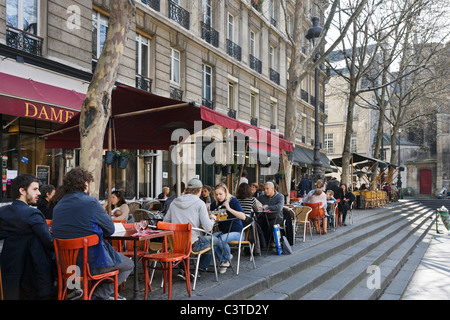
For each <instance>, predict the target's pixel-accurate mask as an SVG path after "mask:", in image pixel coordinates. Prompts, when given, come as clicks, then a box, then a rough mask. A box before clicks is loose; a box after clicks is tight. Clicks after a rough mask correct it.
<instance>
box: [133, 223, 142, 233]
mask: <svg viewBox="0 0 450 320" xmlns="http://www.w3.org/2000/svg"><path fill="white" fill-rule="evenodd" d="M134 228H135V229H136V231H137V233H140V230H141V223H140V222H135V223H134Z"/></svg>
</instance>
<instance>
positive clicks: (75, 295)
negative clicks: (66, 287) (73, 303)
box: [67, 289, 83, 300]
mask: <svg viewBox="0 0 450 320" xmlns="http://www.w3.org/2000/svg"><path fill="white" fill-rule="evenodd" d="M82 297H83V290H82V289H74V290H70V291H69V292H67V300H79V299H81V298H82Z"/></svg>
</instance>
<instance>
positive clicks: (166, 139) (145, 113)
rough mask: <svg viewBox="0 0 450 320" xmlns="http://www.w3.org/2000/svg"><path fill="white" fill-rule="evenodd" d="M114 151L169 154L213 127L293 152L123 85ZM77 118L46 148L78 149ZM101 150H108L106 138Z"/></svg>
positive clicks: (202, 111) (216, 116)
mask: <svg viewBox="0 0 450 320" xmlns="http://www.w3.org/2000/svg"><path fill="white" fill-rule="evenodd" d="M111 104H112V106H111V108H112V116H113V142H112V143H113V147H115V148H117V149H151V150H168V149H169V147H170V146H171V145H174V144H175V143H176V142H177V141H178V139H179V138H180V135H183V134H184V133H189V134H193V133H194V132H197V131H200V130H203V129H205V128H207V127H209V126H212V125H214V124H216V125H220V126H223V127H225V128H227V129H232V130H236V131H238V132H239V133H242V134H244V135H246V136H248V137H249V138H250V140H251V141H263V142H264V143H265V144H267V145H270V146H271V148H274V149H276V148H279V149H282V150H287V151H292V149H293V147H292V144H291V143H290V142H288V141H286V140H284V139H283V138H282V135H281V134H279V133H274V132H271V131H269V130H265V129H262V128H259V127H256V126H252V125H250V124H246V123H243V122H241V121H238V120H236V119H233V118H231V117H228V116H227V115H224V114H222V113H220V112H217V111H214V110H211V109H209V108H207V107H205V106H202V105H198V104H196V103H187V102H183V101H179V100H174V99H170V98H165V97H162V96H158V95H155V94H151V93H148V92H145V91H142V90H139V89H135V88H132V87H128V86H125V85H117V86H116V87H115V89H114V90H113V93H112V100H111ZM79 116H80V115H79V114H77V115H75V116H74V117H73V118H72V119H71V120H70V121H68V122H67V123H66V124H64V125H62V126H61V127H60V128H59V129H58V130H57V131H55V132H52V133H50V134H47V135H45V136H44V137H45V139H46V141H45V147H46V148H49V149H51V148H68V149H73V148H79V147H80V134H79V128H78V124H79ZM104 146H105V148H106V146H107V135H105V140H104Z"/></svg>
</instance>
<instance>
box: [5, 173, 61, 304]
mask: <svg viewBox="0 0 450 320" xmlns="http://www.w3.org/2000/svg"><path fill="white" fill-rule="evenodd" d="M39 195H40V192H39V180H37V179H36V177H34V176H32V175H28V174H23V175H19V176H17V177H16V178H15V179H13V180H12V182H11V196H12V198H13V199H15V200H14V201H13V203H12V204H11V205H8V206H4V207H1V208H0V239H4V243H3V249H2V253H1V256H0V264H1V271H2V282H3V291H4V298H5V300H21V299H33V300H37V299H46V298H50V296H51V295H52V293H53V288H54V286H53V284H54V279H55V268H54V266H55V265H54V261H53V260H52V251H53V238H52V235H51V234H50V232H49V230H48V227H47V223H46V221H45V217H44V215H43V214H42V213H41V212H40V211H39V210H38V209H36V208H33V207H30V205H35V204H36V202H37V200H38V197H39Z"/></svg>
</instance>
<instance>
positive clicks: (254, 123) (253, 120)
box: [250, 117, 258, 127]
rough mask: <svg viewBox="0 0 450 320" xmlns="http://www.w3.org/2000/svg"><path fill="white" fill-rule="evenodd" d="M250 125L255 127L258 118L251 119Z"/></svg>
mask: <svg viewBox="0 0 450 320" xmlns="http://www.w3.org/2000/svg"><path fill="white" fill-rule="evenodd" d="M250 124H251V125H253V126H256V127H257V126H258V118H255V117H251V118H250Z"/></svg>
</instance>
